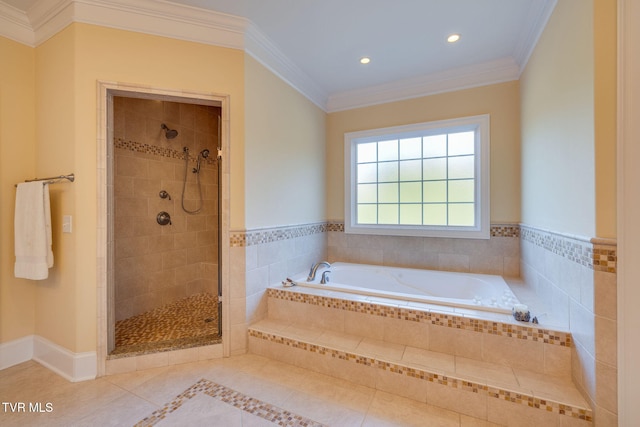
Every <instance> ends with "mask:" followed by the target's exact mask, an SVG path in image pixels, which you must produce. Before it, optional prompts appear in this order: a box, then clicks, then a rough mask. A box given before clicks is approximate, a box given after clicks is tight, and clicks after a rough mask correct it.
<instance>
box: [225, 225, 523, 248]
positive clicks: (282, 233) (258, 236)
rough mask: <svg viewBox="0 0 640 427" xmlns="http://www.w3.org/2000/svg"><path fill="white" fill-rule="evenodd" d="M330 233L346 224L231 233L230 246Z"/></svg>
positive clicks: (495, 230) (505, 233) (507, 231)
mask: <svg viewBox="0 0 640 427" xmlns="http://www.w3.org/2000/svg"><path fill="white" fill-rule="evenodd" d="M329 231H332V232H340V233H344V223H343V222H337V221H329V222H322V223H313V224H301V225H296V226H287V227H274V228H268V229H262V230H253V231H250V230H248V231H234V232H231V236H230V244H231V247H243V246H253V245H261V244H264V243H271V242H277V241H280V240H287V239H293V238H295V237H303V236H309V235H312V234H317V233H326V232H329ZM491 236H492V237H520V228H519V226H518V225H513V224H495V225H492V226H491Z"/></svg>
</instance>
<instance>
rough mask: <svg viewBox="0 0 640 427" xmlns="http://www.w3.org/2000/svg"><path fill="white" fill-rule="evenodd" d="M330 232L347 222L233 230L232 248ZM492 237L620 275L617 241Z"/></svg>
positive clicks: (505, 227) (531, 233)
mask: <svg viewBox="0 0 640 427" xmlns="http://www.w3.org/2000/svg"><path fill="white" fill-rule="evenodd" d="M326 232H339V233H340V232H344V223H343V222H340V221H328V222H319V223H312V224H300V225H294V226H286V227H273V228H264V229H257V230H246V231H232V232H231V234H230V238H229V240H230V242H229V243H230V246H231V247H246V246H253V245H261V244H265V243H271V242H277V241H281V240H287V239H292V238H295V237H303V236H310V235H313V234H318V233H326ZM491 237H513V238H520V239H522V240H524V241H527V242H530V243H533V244H535V245H536V246H540V247H542V248H544V249H546V250H549V251H551V252H553V253H554V254H556V255H560V256H562V257H564V258H567V259H569V260H571V261H574V262H576V263H578V264H580V265H582V266H585V267H587V268H590V269H593V270H595V271H604V272H608V273H616V272H617V258H618V257H617V246H616V244H615V241H611V243H609V242H604V241H601V240H599V239H591V240H587V239H584V238H579V237H575V236H569V235H563V234H560V233H553V232H549V231H545V230H541V229H537V228H533V227H529V226H527V225H523V224H492V225H491ZM427 238H428V237H427Z"/></svg>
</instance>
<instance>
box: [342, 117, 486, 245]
mask: <svg viewBox="0 0 640 427" xmlns="http://www.w3.org/2000/svg"><path fill="white" fill-rule="evenodd" d="M470 130H473V131H475V132H476V135H475V136H476V137H475V151H474V153H475V176H474V180H475V182H474V184H475V186H474V193H475V197H474V202H475V203H474V208H475V212H474V213H475V216H474V217H475V224H474V225H473V226H431V225H387V224H358V223H357V221H356V201H357V194H356V190H357V187H356V185H357V183H356V163H355V162H356V147H357V144H359V143H363V142H374V141H382V140H387V139H395V138H399V139H400V138H410V137H417V136H425V135H436V134H441V133H454V132H464V131H470ZM489 135H490V118H489V115H488V114H484V115H478V116H470V117H463V118H457V119H450V120H439V121H433V122H425V123H417V124H411V125H405V126H395V127H388V128H380V129H371V130H365V131H358V132H349V133H345V135H344V148H345V151H344V161H345V163H344V171H345V201H344V206H345V224H344V226H345V232H346V233H352V234H378V235H394V236H424V237H451V238H468V239H489V238H490V205H491V199H490V183H489V181H490V176H491V175H490V170H489V167H490V161H489V158H490V151H491V150H490V138H489Z"/></svg>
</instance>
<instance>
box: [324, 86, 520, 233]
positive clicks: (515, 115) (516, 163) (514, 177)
mask: <svg viewBox="0 0 640 427" xmlns="http://www.w3.org/2000/svg"><path fill="white" fill-rule="evenodd" d="M519 106H520V103H519V94H518V82H516V81H513V82H507V83H502V84H496V85H490V86H484V87H479V88H473V89H467V90H461V91H457V92H448V93H442V94H438V95H432V96H427V97H423V98H416V99H410V100H406V101H399V102H392V103H388V104H382V105H376V106H372V107H365V108H358V109H353V110H347V111H341V112H336V113H331V114H329V116H328V119H327V218H329V219H331V220H343V219H344V133H345V132H354V131H359V130H365V129H374V128H382V127H389V126H398V125H405V124H411V123H420V122H428V121H434V120H443V119H451V118H458V117H465V116H474V115H479V114H490V115H491V222H494V223H495V222H518V221H520V202H519V201H520V145H519V143H520V107H519Z"/></svg>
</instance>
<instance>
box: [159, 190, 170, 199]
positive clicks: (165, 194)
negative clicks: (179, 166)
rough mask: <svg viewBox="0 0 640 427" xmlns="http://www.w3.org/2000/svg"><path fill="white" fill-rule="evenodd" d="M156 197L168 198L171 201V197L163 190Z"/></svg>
mask: <svg viewBox="0 0 640 427" xmlns="http://www.w3.org/2000/svg"><path fill="white" fill-rule="evenodd" d="M158 195H159V196H160V198H161V199H166V198H168V199H169V200H171V196H170V195H169V193H167V192H166V191H165V190H162V191H161V192H160V193H159V194H158Z"/></svg>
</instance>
